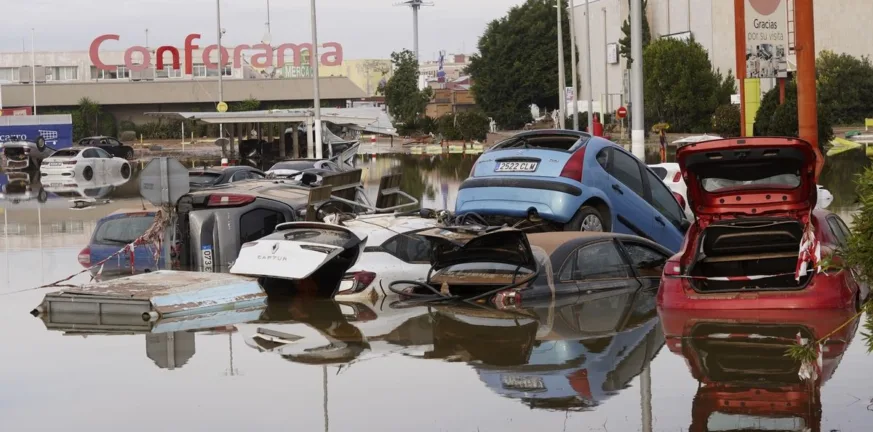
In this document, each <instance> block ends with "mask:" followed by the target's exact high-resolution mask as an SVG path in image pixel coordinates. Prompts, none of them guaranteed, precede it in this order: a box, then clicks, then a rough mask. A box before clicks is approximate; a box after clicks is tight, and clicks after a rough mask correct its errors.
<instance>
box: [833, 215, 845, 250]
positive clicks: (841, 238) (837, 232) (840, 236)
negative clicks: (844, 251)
mask: <svg viewBox="0 0 873 432" xmlns="http://www.w3.org/2000/svg"><path fill="white" fill-rule="evenodd" d="M828 225H829V226H830V227H831V232H832V233H833V234H834V237H836V238H837V243H838V245H839V247H841V248H845V247H846V246H848V244H849V243H848V239H847V238H846V234H845V233H844V232H843V230H842V229H841V228H840V224H839V223H838V222H837V219H836V218H835V217H829V218H828Z"/></svg>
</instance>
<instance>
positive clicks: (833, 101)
mask: <svg viewBox="0 0 873 432" xmlns="http://www.w3.org/2000/svg"><path fill="white" fill-rule="evenodd" d="M815 68H816V75H817V83H818V97H819V102H820V103H821V104H822V105H823V106H825V107H827V108H828V110H830V112H831V114H832V116H833V121H834V122H835V123H837V124H850V123H860V122H863V121H864V119H865V118H869V117H873V64H871V62H870V58H869V57H861V58H857V57H852V56H851V55H848V54H835V53H834V52H832V51H822V52H821V53H819V57H818V59H816V62H815Z"/></svg>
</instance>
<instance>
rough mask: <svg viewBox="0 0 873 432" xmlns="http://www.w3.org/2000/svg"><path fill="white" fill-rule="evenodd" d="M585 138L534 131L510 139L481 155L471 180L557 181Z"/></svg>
mask: <svg viewBox="0 0 873 432" xmlns="http://www.w3.org/2000/svg"><path fill="white" fill-rule="evenodd" d="M588 138H589V136H588V135H586V134H580V133H578V132H573V131H559V130H549V131H537V132H526V133H521V134H518V135H516V136H513V137H511V138H509V139H507V140H504V141H502V142H500V143H498V144H497V145H495V146H494V147H493V148H492V149H491V150H489V151H487V152H485V153H484V154H482V156H480V157H479V160H478V161H476V165H474V166H473V171H472V173H471V177H512V176H525V177H558V176H560V175H561V171H562V170H563V169H564V165H566V164H567V161H568V160H569V159H570V157H571V156H573V153H575V152H576V151H577V150H579V148H581V147H582V146H584V145H585V143H587V142H588Z"/></svg>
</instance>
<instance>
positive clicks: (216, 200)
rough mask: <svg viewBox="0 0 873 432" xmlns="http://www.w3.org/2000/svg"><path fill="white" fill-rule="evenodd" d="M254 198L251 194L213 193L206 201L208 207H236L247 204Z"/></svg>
mask: <svg viewBox="0 0 873 432" xmlns="http://www.w3.org/2000/svg"><path fill="white" fill-rule="evenodd" d="M254 200H255V197H254V196H253V195H239V194H213V195H210V196H209V201H208V202H207V203H206V205H207V206H209V207H236V206H241V205H245V204H248V203H250V202H252V201H254Z"/></svg>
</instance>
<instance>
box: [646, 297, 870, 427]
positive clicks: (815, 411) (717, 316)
mask: <svg viewBox="0 0 873 432" xmlns="http://www.w3.org/2000/svg"><path fill="white" fill-rule="evenodd" d="M851 316H852V314H851V313H850V312H839V311H835V312H831V311H802V310H796V311H769V312H768V313H767V314H766V316H759V315H758V314H757V313H756V311H729V312H720V311H719V312H700V313H696V314H695V313H687V312H678V311H662V313H661V319H662V320H663V324H664V329H665V332H666V333H667V345H668V346H669V348H670V350H671V351H672V352H673V353H675V354H678V355H681V356H683V357H684V358H685V360H686V362H687V364H688V367H689V369H690V371H691V374H692V376H693V377H694V378H695V379H696V380H697V381H698V383H699V387H698V390H697V394H696V395H695V397H694V401H693V404H692V409H691V411H692V420H691V427H690V429H689V430H690V431H738V430H758V431H771V430H779V431H798V432H800V431H819V430H820V429H821V420H822V405H821V386H822V385H824V383H825V382H827V381H828V380H829V379H831V378H832V376H833V374H834V372H835V371H836V369H837V366H838V364H839V362H840V360H841V359H842V357H843V354H844V353H845V352H846V350H847V349H848V347H849V344H850V343H851V341H852V338H853V336H854V334H855V331H856V330H857V328H858V321H857V320H856V321H855V322H853V323H852V324H851V325H849V326H847V327H846V328H844V329H842V330H840V331H839V332H838V333H836V334H834V335H833V336H832V337H830V338H829V340H828V341H827V342H826V343H825V345H824V347H823V349H822V363H821V371H820V372H819V377H818V378H817V379H816V380H815V381H813V382H804V381H802V380H801V379H800V377H799V375H798V372H799V370H800V363H799V362H797V361H795V360H793V359H791V358H790V357H788V356H786V355H785V353H786V349H787V348H788V347H789V346H791V345H792V344H794V343H795V341H796V339H797V338H798V337H800V338H802V339H804V340H809V339H818V338H821V337H823V336H824V335H825V334H827V333H828V332H829V331H830V330H831V329H834V328H836V326H838V325H839V324H840V323H842V322H843V321H844V320H846V319H848V318H849V317H851Z"/></svg>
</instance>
